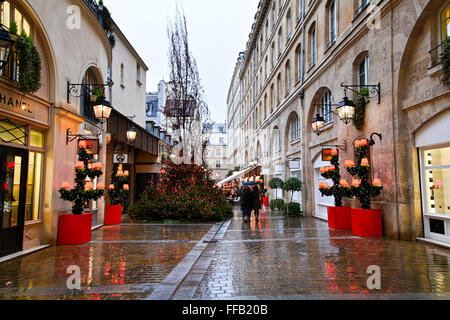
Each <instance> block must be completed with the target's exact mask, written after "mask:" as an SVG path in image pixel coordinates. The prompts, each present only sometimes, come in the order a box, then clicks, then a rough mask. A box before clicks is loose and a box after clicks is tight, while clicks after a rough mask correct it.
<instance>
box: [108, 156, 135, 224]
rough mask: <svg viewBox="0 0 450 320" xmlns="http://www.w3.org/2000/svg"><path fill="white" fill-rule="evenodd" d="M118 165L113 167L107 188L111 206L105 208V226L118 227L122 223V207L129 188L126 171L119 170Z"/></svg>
mask: <svg viewBox="0 0 450 320" xmlns="http://www.w3.org/2000/svg"><path fill="white" fill-rule="evenodd" d="M119 169H120V167H119V164H114V165H113V170H112V174H111V182H112V183H111V185H110V186H109V187H108V195H109V198H110V199H111V204H110V205H107V206H106V208H105V225H118V224H120V223H121V221H122V210H123V206H125V205H126V204H127V203H128V198H129V193H130V187H129V182H128V180H129V173H128V171H122V170H119Z"/></svg>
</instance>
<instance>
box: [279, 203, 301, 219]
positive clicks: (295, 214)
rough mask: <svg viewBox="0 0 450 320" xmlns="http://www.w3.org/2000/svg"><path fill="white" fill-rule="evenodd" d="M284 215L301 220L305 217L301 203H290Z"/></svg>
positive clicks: (284, 210)
mask: <svg viewBox="0 0 450 320" xmlns="http://www.w3.org/2000/svg"><path fill="white" fill-rule="evenodd" d="M283 215H285V216H288V217H292V218H301V217H303V211H302V208H301V206H300V203H297V202H289V203H288V204H286V206H285V207H284V209H283Z"/></svg>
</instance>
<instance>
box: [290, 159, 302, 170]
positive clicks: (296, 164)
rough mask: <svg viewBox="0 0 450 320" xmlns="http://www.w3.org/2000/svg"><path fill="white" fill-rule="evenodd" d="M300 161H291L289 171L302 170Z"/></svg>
mask: <svg viewBox="0 0 450 320" xmlns="http://www.w3.org/2000/svg"><path fill="white" fill-rule="evenodd" d="M300 165H301V164H300V160H293V161H289V169H291V170H298V169H300Z"/></svg>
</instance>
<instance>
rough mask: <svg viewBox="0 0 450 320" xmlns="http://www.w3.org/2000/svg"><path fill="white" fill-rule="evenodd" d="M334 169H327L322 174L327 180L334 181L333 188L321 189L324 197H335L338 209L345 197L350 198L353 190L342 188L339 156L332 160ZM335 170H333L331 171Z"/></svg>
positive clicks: (333, 157)
mask: <svg viewBox="0 0 450 320" xmlns="http://www.w3.org/2000/svg"><path fill="white" fill-rule="evenodd" d="M331 165H332V167H330V168H327V169H326V171H325V172H322V177H324V178H325V179H327V180H333V186H332V187H331V188H323V187H321V188H319V190H320V193H321V194H322V196H326V197H332V196H334V204H335V206H336V207H342V206H343V202H342V198H343V197H350V196H351V190H350V188H348V187H345V186H341V184H340V183H341V170H340V167H339V165H340V164H339V155H338V154H335V155H333V156H332V159H331ZM331 168H333V169H331Z"/></svg>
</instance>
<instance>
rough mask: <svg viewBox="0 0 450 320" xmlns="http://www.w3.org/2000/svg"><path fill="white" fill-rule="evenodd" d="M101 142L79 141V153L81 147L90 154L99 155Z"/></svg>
mask: <svg viewBox="0 0 450 320" xmlns="http://www.w3.org/2000/svg"><path fill="white" fill-rule="evenodd" d="M99 144H100V140H98V139H80V140H78V153H80V146H82V147H83V148H86V152H87V153H88V154H99V151H100V146H99Z"/></svg>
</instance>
